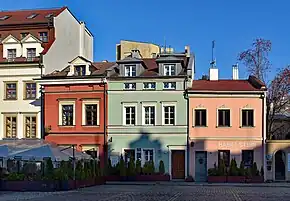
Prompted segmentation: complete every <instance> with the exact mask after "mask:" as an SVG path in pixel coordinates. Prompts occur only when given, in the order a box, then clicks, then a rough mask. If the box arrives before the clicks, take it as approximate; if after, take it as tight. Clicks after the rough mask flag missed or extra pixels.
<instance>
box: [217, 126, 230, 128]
mask: <svg viewBox="0 0 290 201" xmlns="http://www.w3.org/2000/svg"><path fill="white" fill-rule="evenodd" d="M216 128H232V126H216Z"/></svg>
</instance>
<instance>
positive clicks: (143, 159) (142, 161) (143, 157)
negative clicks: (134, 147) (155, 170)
mask: <svg viewBox="0 0 290 201" xmlns="http://www.w3.org/2000/svg"><path fill="white" fill-rule="evenodd" d="M147 150H148V151H149V150H150V151H151V150H152V151H153V163H154V164H155V149H154V148H142V149H141V153H142V154H141V157H142V160H141V164H142V165H144V164H145V163H146V162H147V161H145V154H144V151H147Z"/></svg>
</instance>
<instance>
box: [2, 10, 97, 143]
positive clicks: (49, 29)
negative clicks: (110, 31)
mask: <svg viewBox="0 0 290 201" xmlns="http://www.w3.org/2000/svg"><path fill="white" fill-rule="evenodd" d="M77 56H82V57H84V58H86V59H88V60H91V61H93V36H92V34H91V33H90V32H89V30H88V29H87V28H86V27H85V24H84V23H83V22H79V21H78V20H77V19H76V18H75V17H74V16H73V14H72V13H71V12H70V11H69V10H68V8H66V7H63V8H59V9H46V10H19V11H3V12H0V90H1V91H2V93H1V94H0V138H1V139H6V138H18V139H22V138H40V137H41V125H42V123H41V114H40V111H41V100H40V95H41V94H40V87H39V85H38V84H37V83H36V82H35V81H34V79H37V78H40V77H41V75H43V74H46V73H50V72H52V71H55V70H61V69H62V68H63V66H65V65H66V64H67V63H68V62H69V61H71V60H72V59H74V58H75V57H77Z"/></svg>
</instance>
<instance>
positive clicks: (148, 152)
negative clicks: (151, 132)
mask: <svg viewBox="0 0 290 201" xmlns="http://www.w3.org/2000/svg"><path fill="white" fill-rule="evenodd" d="M143 157H144V162H149V161H154V152H153V149H143Z"/></svg>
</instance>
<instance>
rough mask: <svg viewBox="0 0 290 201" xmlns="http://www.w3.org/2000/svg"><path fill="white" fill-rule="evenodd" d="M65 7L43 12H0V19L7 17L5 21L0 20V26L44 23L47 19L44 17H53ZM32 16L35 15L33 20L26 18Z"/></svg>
mask: <svg viewBox="0 0 290 201" xmlns="http://www.w3.org/2000/svg"><path fill="white" fill-rule="evenodd" d="M65 9H66V7H62V8H56V9H43V10H16V11H2V12H0V18H2V17H4V16H9V18H7V19H5V20H0V25H12V24H31V23H46V22H48V20H49V18H47V17H46V16H48V15H50V14H52V15H53V16H55V17H56V16H57V15H59V14H60V13H61V12H62V11H64V10H65ZM32 14H37V15H36V16H35V17H34V18H31V19H29V18H27V17H29V16H31V15H32Z"/></svg>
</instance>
